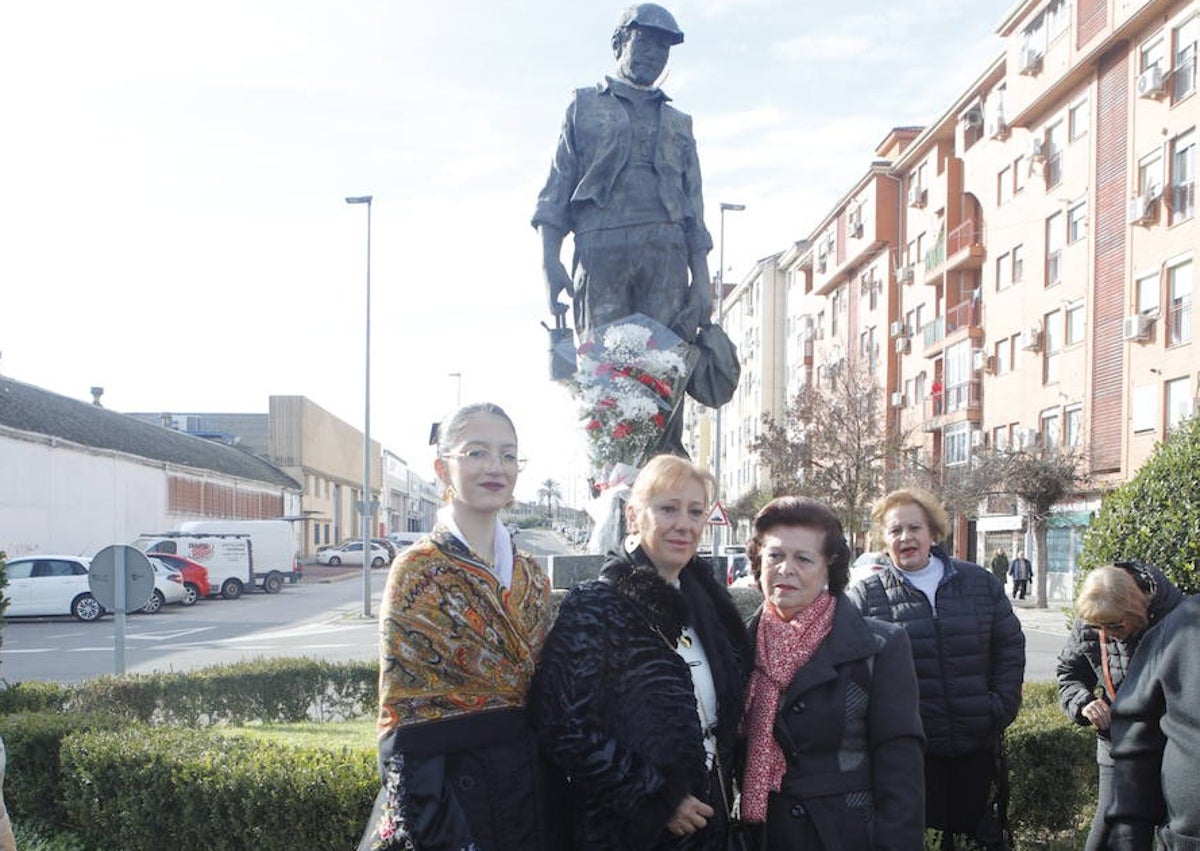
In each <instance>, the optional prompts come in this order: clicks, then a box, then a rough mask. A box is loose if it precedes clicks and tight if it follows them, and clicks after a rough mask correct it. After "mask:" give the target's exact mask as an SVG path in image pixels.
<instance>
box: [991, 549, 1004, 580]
mask: <svg viewBox="0 0 1200 851" xmlns="http://www.w3.org/2000/svg"><path fill="white" fill-rule="evenodd" d="M991 568H992V573H994V574H996V578H997V579H999V580H1000V584H1001V585H1004V584H1005V583H1006V582H1008V556H1006V555H1005V554H1004V547H999V548H997V550H996V554H995V555H994V556H992V564H991Z"/></svg>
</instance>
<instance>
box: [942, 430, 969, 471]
mask: <svg viewBox="0 0 1200 851" xmlns="http://www.w3.org/2000/svg"><path fill="white" fill-rule="evenodd" d="M969 429H970V424H969V423H955V424H954V425H952V426H947V427H946V435H945V445H946V466H947V467H954V466H956V465H958V464H965V463H967V461H969V460H970V457H971V434H970V431H969Z"/></svg>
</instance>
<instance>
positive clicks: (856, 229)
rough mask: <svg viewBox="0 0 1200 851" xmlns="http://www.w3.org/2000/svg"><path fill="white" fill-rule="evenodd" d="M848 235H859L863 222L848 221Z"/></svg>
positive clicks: (860, 234)
mask: <svg viewBox="0 0 1200 851" xmlns="http://www.w3.org/2000/svg"><path fill="white" fill-rule="evenodd" d="M850 235H851V236H853V237H855V238H858V237H861V236H862V235H863V223H862V222H851V223H850Z"/></svg>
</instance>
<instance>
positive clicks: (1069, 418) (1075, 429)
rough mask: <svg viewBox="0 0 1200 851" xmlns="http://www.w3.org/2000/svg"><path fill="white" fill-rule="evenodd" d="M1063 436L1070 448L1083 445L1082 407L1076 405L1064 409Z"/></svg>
mask: <svg viewBox="0 0 1200 851" xmlns="http://www.w3.org/2000/svg"><path fill="white" fill-rule="evenodd" d="M1064 437H1065V438H1066V445H1067V447H1068V448H1070V449H1073V448H1075V447H1078V446H1081V445H1083V408H1081V407H1079V406H1078V405H1076V406H1075V407H1072V408H1067V410H1066V430H1065V432H1064Z"/></svg>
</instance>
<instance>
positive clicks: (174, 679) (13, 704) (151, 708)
mask: <svg viewBox="0 0 1200 851" xmlns="http://www.w3.org/2000/svg"><path fill="white" fill-rule="evenodd" d="M378 693H379V666H378V664H377V663H375V662H344V663H336V662H322V661H317V660H313V659H257V660H254V661H251V662H242V663H238V664H234V665H214V666H211V667H208V668H201V669H199V670H196V671H193V672H190V673H178V672H176V673H158V674H127V675H125V676H122V677H117V676H103V677H96V678H95V679H91V680H85V681H84V682H82V683H78V684H76V685H71V686H60V685H55V684H51V683H18V684H16V685H11V686H8V687H7V688H4V689H3V690H0V712H3V713H11V712H22V711H33V712H38V711H43V710H57V711H64V712H75V713H85V714H86V713H105V714H111V715H119V716H121V717H123V718H126V719H128V720H130V721H138V722H142V723H154V724H176V725H181V726H207V725H212V724H243V723H246V722H248V721H262V722H264V723H273V722H286V721H340V720H347V719H351V718H368V717H371V716H373V715H374V714H375V711H376V707H377V704H378Z"/></svg>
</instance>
